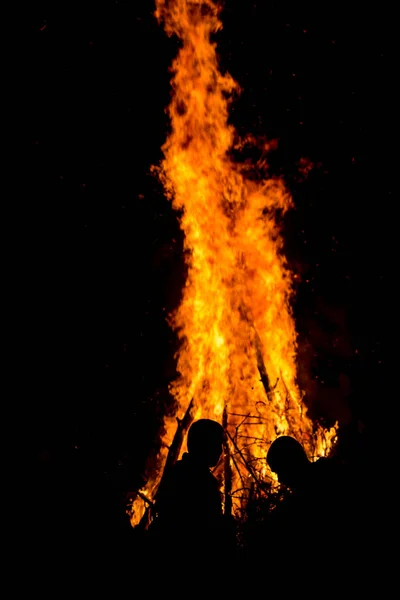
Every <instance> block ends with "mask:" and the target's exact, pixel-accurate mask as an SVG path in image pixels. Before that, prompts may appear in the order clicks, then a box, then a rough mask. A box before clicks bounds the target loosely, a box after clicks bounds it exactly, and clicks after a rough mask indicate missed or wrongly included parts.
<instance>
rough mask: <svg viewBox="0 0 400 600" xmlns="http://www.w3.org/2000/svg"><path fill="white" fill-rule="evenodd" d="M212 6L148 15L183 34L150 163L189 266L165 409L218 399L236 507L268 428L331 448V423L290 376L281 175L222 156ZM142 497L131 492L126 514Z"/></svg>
mask: <svg viewBox="0 0 400 600" xmlns="http://www.w3.org/2000/svg"><path fill="white" fill-rule="evenodd" d="M219 15H220V6H219V4H218V3H216V2H214V1H213V0H190V1H189V0H156V17H157V19H158V20H159V21H160V22H163V23H164V27H165V30H166V32H167V34H168V35H177V36H178V37H179V38H180V41H181V45H180V50H179V53H178V55H177V57H176V58H175V60H174V62H173V65H172V74H173V76H172V94H171V103H170V106H169V109H168V112H169V117H170V124H171V130H170V135H169V137H168V139H167V141H166V142H165V144H164V146H163V153H164V159H163V161H162V163H161V165H160V166H159V167H157V169H156V172H157V174H158V176H159V177H160V179H161V181H162V183H163V185H164V189H165V193H166V195H167V197H168V198H169V199H170V200H171V202H172V205H173V207H174V208H175V209H176V210H177V214H178V215H179V219H180V226H181V228H182V230H183V232H184V245H185V251H186V252H185V255H186V259H185V260H186V261H187V266H188V275H187V280H186V284H185V287H184V290H183V294H182V299H181V303H180V306H179V307H178V309H177V311H176V312H175V313H174V314H173V315H170V323H171V326H172V327H173V329H174V330H175V331H176V333H177V335H178V337H179V340H180V342H181V344H180V350H179V353H178V356H177V372H178V378H177V379H176V380H175V381H174V382H173V383H172V384H171V393H172V395H173V396H174V398H175V399H176V401H177V406H178V409H177V413H176V415H175V417H179V418H182V416H183V415H184V413H185V411H186V409H187V407H188V405H189V403H190V401H191V400H192V398H193V402H194V407H195V412H194V416H195V418H196V419H197V418H204V417H206V418H211V419H215V420H217V421H219V422H222V416H223V412H224V409H225V411H226V413H227V417H228V425H227V429H228V433H229V438H230V444H231V452H232V457H231V461H232V463H233V464H232V477H233V481H232V493H233V506H234V508H235V506H237V505H238V503H239V502H243V495H245V494H246V491H245V489H244V490H243V488H246V481H248V478H249V476H250V475H249V468H248V467H249V466H251V470H252V472H253V474H255V473H257V477H259V478H266V477H271V473H269V472H268V469H267V465H266V462H265V456H266V452H267V450H268V447H269V444H270V443H271V442H272V441H273V440H274V439H275V438H276V437H277V435H281V434H289V435H293V436H294V437H296V438H297V439H298V440H299V441H300V442H302V443H303V445H304V446H305V448H306V450H307V452H308V454H309V456H310V457H311V456H313V457H315V456H321V455H323V454H325V453H326V452H327V451H328V450H329V448H330V446H331V444H332V440H333V438H334V436H335V434H336V430H335V428H332V429H331V430H330V431H325V430H322V429H321V428H319V427H316V428H315V427H314V426H313V423H312V421H311V420H310V419H309V417H308V416H307V412H306V408H305V405H304V404H303V394H302V392H301V391H300V390H299V388H298V386H297V383H296V330H295V323H294V320H293V316H292V311H291V304H290V303H291V297H292V275H291V273H290V271H289V269H288V267H287V265H286V261H285V257H284V255H283V239H282V236H281V232H280V228H279V226H278V219H277V216H278V215H282V214H283V213H284V212H285V211H287V210H288V209H290V208H291V205H292V200H291V196H290V194H289V193H288V191H287V190H286V188H285V185H284V183H283V182H282V181H281V180H280V179H276V178H265V177H262V176H259V177H258V178H255V177H254V169H253V174H252V176H251V178H250V176H249V175H248V167H247V169H246V168H245V167H244V164H243V163H239V162H235V161H234V160H233V158H232V149H233V148H235V149H237V148H238V147H240V140H238V136H237V133H236V131H235V129H234V127H233V126H232V125H231V124H229V123H228V117H229V106H230V102H231V97H232V93H233V92H235V93H237V92H239V89H238V85H237V84H236V82H235V81H234V80H233V79H232V77H231V76H230V75H229V74H226V73H225V74H222V73H221V72H220V70H219V65H218V58H217V53H216V45H215V43H214V42H213V41H212V36H213V34H214V33H215V32H217V31H218V30H219V29H221V27H222V25H221V21H220V18H219ZM253 167H254V165H253ZM175 417H169V418H166V419H165V434H164V437H163V439H162V444H161V450H160V453H159V457H158V465H157V466H156V468H154V469H153V472H152V473H148V476H149V479H148V481H147V484H146V487H145V489H143V490H142V494H143V495H145V496H147V497H148V498H149V499H152V498H153V497H154V493H155V491H156V489H157V485H158V483H159V479H160V476H161V474H162V469H163V465H164V462H165V459H166V455H167V452H168V446H169V444H170V443H171V441H172V438H173V436H174V434H175V431H176V426H177V421H176V418H175ZM235 456H236V459H235ZM242 459H243V460H242ZM246 464H247V467H246V466H245V465H246ZM235 490H241V491H240V492H239V491H238V492H237V494H235ZM145 506H146V504H145V503H144V502H143V500H142V499H141V498H137V500H136V501H135V502H134V504H133V511H132V524H133V525H135V524H136V523H138V521H139V520H140V518H141V516H142V514H143V512H144V509H145Z"/></svg>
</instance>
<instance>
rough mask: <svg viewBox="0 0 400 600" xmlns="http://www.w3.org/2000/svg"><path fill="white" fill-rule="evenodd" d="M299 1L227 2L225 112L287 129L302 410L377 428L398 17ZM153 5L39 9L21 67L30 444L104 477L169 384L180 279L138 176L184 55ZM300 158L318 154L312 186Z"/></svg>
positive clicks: (161, 125) (154, 191) (155, 413)
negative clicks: (232, 97)
mask: <svg viewBox="0 0 400 600" xmlns="http://www.w3.org/2000/svg"><path fill="white" fill-rule="evenodd" d="M296 4H297V7H293V6H291V4H290V3H288V4H285V3H281V2H261V1H260V2H255V3H251V2H247V1H245V0H239V1H230V0H227V1H226V9H225V11H224V13H223V15H222V19H223V22H224V29H223V31H222V32H221V33H219V34H218V37H217V40H218V43H219V51H220V55H221V64H222V67H223V68H224V69H228V70H229V71H230V73H231V74H232V75H233V76H234V77H235V79H236V80H237V81H238V82H239V84H240V85H241V87H242V88H243V93H242V95H241V97H240V98H239V100H238V101H237V102H236V103H235V105H234V107H235V108H234V111H233V113H232V121H233V123H234V124H235V126H236V127H237V129H238V130H239V132H240V133H246V132H251V133H253V134H255V135H266V136H268V137H269V138H274V139H275V138H276V139H278V140H279V144H278V149H277V150H276V151H275V152H273V154H272V155H271V158H270V160H271V173H274V174H277V173H279V174H281V175H283V176H284V178H285V181H286V182H287V185H288V187H289V189H290V190H291V192H292V194H293V197H294V201H295V205H296V209H295V210H294V211H292V212H291V213H290V214H289V215H288V217H287V219H286V221H285V229H284V231H285V239H286V245H287V256H288V259H289V264H290V266H291V267H292V268H293V270H294V271H295V272H296V273H298V274H299V275H300V283H299V284H298V285H297V288H296V292H297V295H296V302H295V306H294V310H295V315H296V320H297V328H298V332H299V344H300V350H299V352H300V358H301V365H303V366H302V367H301V368H300V374H301V378H302V379H301V381H302V383H303V385H304V386H305V387H306V389H307V390H308V392H309V402H310V406H311V410H312V414H313V415H314V416H315V417H316V418H321V419H324V420H325V421H326V422H327V423H330V422H331V421H332V420H333V419H335V418H339V419H341V420H342V421H343V422H344V423H345V424H348V423H349V422H350V421H356V420H362V421H363V422H364V423H366V424H367V425H369V426H371V427H372V426H373V425H375V424H376V419H374V418H373V409H374V406H375V404H376V394H377V393H379V390H380V389H381V386H382V382H383V380H384V369H385V364H386V363H385V351H386V350H385V343H384V340H383V336H382V329H383V318H384V314H385V312H386V311H385V310H384V307H385V306H386V304H385V303H386V295H385V292H384V289H385V286H386V273H385V272H384V271H385V267H384V265H385V263H387V260H386V255H387V253H388V245H387V233H386V231H387V227H386V221H387V219H388V212H389V211H390V206H391V203H393V199H394V177H393V172H394V155H393V154H392V153H391V151H390V148H391V129H392V127H393V119H394V113H395V109H394V92H393V90H394V84H393V83H392V82H393V72H394V69H393V64H394V57H393V47H394V32H393V27H392V26H391V21H392V20H393V18H392V15H391V14H390V12H388V10H387V9H386V8H385V4H384V3H380V4H379V5H375V7H374V12H372V11H371V12H365V7H362V8H358V7H357V6H353V7H351V8H349V3H347V4H346V3H344V2H337V3H323V4H320V5H319V6H320V7H319V8H316V7H315V5H314V3H307V2H305V3H296ZM377 6H379V10H378V8H377ZM153 9H154V6H153V2H151V1H150V0H148V1H144V0H140V1H135V2H134V1H132V0H130V1H128V0H120V1H115V0H109V1H105V0H104V1H100V2H99V1H96V2H95V1H83V2H79V3H74V2H72V3H71V2H64V1H60V2H57V3H56V6H55V4H54V2H41V3H36V9H35V11H32V15H31V16H32V19H31V23H30V25H31V27H30V34H29V37H28V51H27V53H26V56H25V65H24V67H25V68H26V78H25V86H26V96H27V102H26V111H27V123H28V127H27V132H28V138H27V141H28V143H29V150H28V155H29V168H28V174H29V189H30V191H29V195H27V197H25V198H24V199H23V200H22V203H21V206H20V211H21V217H20V218H21V221H23V223H24V224H26V230H24V231H25V234H24V243H25V244H26V246H25V247H26V249H27V251H26V252H25V253H24V260H23V265H24V266H23V268H22V273H21V279H22V281H23V283H22V286H23V288H24V290H25V291H26V295H27V297H28V298H29V302H27V303H25V304H24V306H23V308H22V310H23V313H24V316H25V319H26V323H27V326H26V328H25V331H24V336H25V337H24V342H23V347H24V352H25V356H26V358H27V361H26V362H27V363H28V373H29V381H30V386H33V388H34V389H35V398H36V400H35V401H34V402H33V403H32V415H33V416H34V418H35V423H36V424H37V427H36V429H35V442H34V443H35V452H39V451H41V453H42V454H41V456H43V451H44V450H46V451H47V452H50V453H51V452H53V451H54V452H60V453H67V454H68V452H70V451H71V449H72V448H73V447H74V446H75V445H78V446H79V448H83V449H84V451H85V452H88V453H90V454H91V456H93V457H95V458H94V460H95V461H98V464H99V465H100V466H101V468H103V466H104V465H106V466H104V468H106V469H111V470H112V469H113V468H115V464H116V461H118V460H120V459H121V458H122V457H124V456H129V457H131V458H132V457H133V456H134V457H135V460H136V459H137V466H138V467H140V465H142V463H143V461H144V459H145V457H146V455H147V452H148V449H149V447H150V446H151V443H152V439H153V436H154V434H155V431H156V427H157V423H158V421H157V419H158V417H159V415H160V414H161V412H162V410H163V408H162V406H163V404H162V403H163V402H165V398H166V387H167V385H168V382H169V381H170V380H171V378H172V377H173V375H174V362H173V358H172V355H173V350H174V343H175V340H174V336H173V335H172V334H171V332H170V330H169V328H168V326H167V324H166V323H165V315H166V313H167V312H168V311H169V310H170V309H172V308H173V307H174V306H175V305H176V303H177V301H178V299H179V290H180V286H181V283H182V281H183V276H184V270H183V262H182V253H181V251H180V248H181V242H182V239H181V235H180V232H179V228H178V223H177V220H176V216H175V215H174V214H173V213H172V211H171V208H170V206H169V204H168V202H167V201H166V200H165V198H164V196H163V193H162V189H161V187H160V185H159V184H158V182H157V181H156V180H155V179H154V178H153V177H151V176H150V175H149V168H150V166H151V165H152V164H155V163H157V162H158V161H159V159H160V157H161V153H160V146H161V144H162V143H163V141H164V139H165V137H166V135H167V131H168V123H167V120H166V116H165V114H164V108H165V107H166V105H167V104H168V101H169V75H168V67H169V65H170V63H171V60H172V58H173V57H174V55H175V53H176V50H177V44H176V40H174V39H168V38H167V37H166V36H165V34H164V31H163V29H162V27H160V26H159V25H158V24H157V23H156V21H155V19H154V18H153V16H152V12H153ZM302 159H307V161H310V162H311V163H312V164H313V165H314V168H313V169H312V170H311V172H310V173H309V175H308V177H307V178H305V177H304V176H303V175H302V172H301V165H302ZM316 378H318V379H316ZM321 381H323V383H320V382H321ZM312 382H313V383H312Z"/></svg>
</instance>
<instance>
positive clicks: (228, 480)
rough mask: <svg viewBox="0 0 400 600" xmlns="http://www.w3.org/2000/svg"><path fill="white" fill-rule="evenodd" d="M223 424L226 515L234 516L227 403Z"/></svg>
mask: <svg viewBox="0 0 400 600" xmlns="http://www.w3.org/2000/svg"><path fill="white" fill-rule="evenodd" d="M222 426H223V428H224V431H225V438H224V492H225V515H227V516H229V517H230V516H232V466H231V451H230V448H229V443H228V435H229V434H228V413H227V410H226V405H225V407H224V412H223V415H222Z"/></svg>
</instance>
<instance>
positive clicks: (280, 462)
mask: <svg viewBox="0 0 400 600" xmlns="http://www.w3.org/2000/svg"><path fill="white" fill-rule="evenodd" d="M267 463H268V465H269V467H270V469H271V471H273V472H274V473H276V474H277V475H278V480H279V483H283V484H284V485H287V486H288V487H291V488H295V487H298V486H299V485H300V484H301V483H302V481H303V480H304V477H305V474H306V473H307V469H308V467H309V465H310V464H311V463H310V461H309V460H308V458H307V454H306V453H305V450H304V448H303V446H302V445H301V444H300V442H298V441H297V440H296V439H295V438H294V437H291V436H289V435H282V436H280V437H278V438H277V439H276V440H274V441H273V442H272V444H271V446H270V447H269V450H268V453H267Z"/></svg>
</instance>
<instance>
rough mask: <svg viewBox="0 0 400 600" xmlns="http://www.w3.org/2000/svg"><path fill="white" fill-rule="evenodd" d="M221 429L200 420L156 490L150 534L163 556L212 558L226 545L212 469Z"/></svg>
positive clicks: (220, 443) (220, 444) (220, 442)
mask: <svg viewBox="0 0 400 600" xmlns="http://www.w3.org/2000/svg"><path fill="white" fill-rule="evenodd" d="M223 440H224V430H223V428H222V426H221V425H220V424H219V423H217V422H216V421H212V420H210V419H200V420H198V421H195V422H194V423H193V424H192V425H191V427H190V429H189V432H188V437H187V452H185V453H184V454H183V456H182V459H181V460H179V461H177V462H176V463H175V465H174V466H173V467H172V468H171V469H170V470H169V472H168V473H166V474H165V477H164V478H163V481H162V484H161V485H160V488H159V490H158V493H157V495H156V504H155V511H156V515H157V516H156V518H155V520H154V522H153V524H152V525H151V526H150V533H151V535H152V536H153V539H154V540H156V542H157V544H158V547H159V548H160V549H161V551H162V553H163V555H164V556H166V555H167V553H168V552H171V553H172V554H173V553H174V552H175V551H176V553H177V556H178V557H179V561H182V560H185V561H195V562H198V561H202V562H204V561H205V562H213V560H214V559H215V558H216V557H218V556H219V555H220V553H224V552H225V550H226V547H227V544H228V533H227V531H228V530H227V527H226V524H225V523H226V521H225V519H224V515H223V511H222V502H221V494H220V489H219V483H218V481H217V479H216V478H215V477H214V475H213V474H212V473H211V470H210V469H211V468H212V467H215V466H216V465H217V463H218V461H219V459H220V457H221V454H222V449H223Z"/></svg>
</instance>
